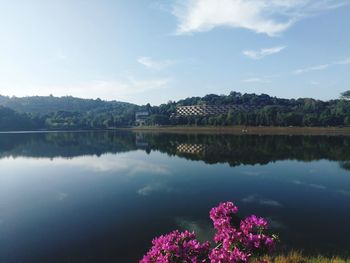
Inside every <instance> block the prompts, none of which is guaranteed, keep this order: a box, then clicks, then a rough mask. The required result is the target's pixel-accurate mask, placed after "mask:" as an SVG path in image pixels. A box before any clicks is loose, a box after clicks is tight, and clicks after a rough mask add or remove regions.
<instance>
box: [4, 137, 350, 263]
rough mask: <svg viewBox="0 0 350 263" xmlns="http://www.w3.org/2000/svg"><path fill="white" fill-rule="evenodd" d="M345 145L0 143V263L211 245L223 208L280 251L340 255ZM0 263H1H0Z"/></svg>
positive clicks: (101, 258)
mask: <svg viewBox="0 0 350 263" xmlns="http://www.w3.org/2000/svg"><path fill="white" fill-rule="evenodd" d="M349 146H350V137H344V136H343V137H327V136H283V135H281V136H271V135H266V136H258V135H204V134H197V135H196V134H157V133H131V132H81V133H77V132H76V133H74V132H68V133H63V132H62V133H35V134H0V258H1V260H2V262H36V263H37V262H84V263H85V262H137V259H139V258H140V257H141V256H142V254H143V253H144V252H145V251H146V250H147V249H148V247H149V245H150V241H151V239H152V238H153V237H154V236H156V235H159V234H162V233H166V232H169V231H170V230H172V229H176V228H180V229H189V230H195V231H197V232H198V233H199V238H200V239H207V238H208V237H210V236H211V235H212V232H213V229H212V228H211V221H210V219H209V217H208V212H209V210H210V208H211V207H213V206H214V205H216V204H217V203H218V202H220V201H224V200H234V201H235V202H236V203H237V205H238V206H239V207H240V213H241V215H243V216H244V215H248V214H251V213H256V214H258V215H261V216H264V217H267V218H268V219H269V221H270V223H271V226H272V228H273V229H274V230H275V231H276V232H278V233H280V235H281V239H282V240H283V246H282V247H283V248H284V247H285V248H286V249H290V248H297V249H299V248H303V249H305V250H306V251H308V252H322V253H339V254H344V253H348V248H349V247H350V245H349V243H348V242H349V241H348V237H349V236H350V228H349V226H348V222H349V220H350V209H349V207H350V176H349V175H350V173H349V170H348V169H347V168H348V164H349V162H350V147H349ZM1 260H0V261H1Z"/></svg>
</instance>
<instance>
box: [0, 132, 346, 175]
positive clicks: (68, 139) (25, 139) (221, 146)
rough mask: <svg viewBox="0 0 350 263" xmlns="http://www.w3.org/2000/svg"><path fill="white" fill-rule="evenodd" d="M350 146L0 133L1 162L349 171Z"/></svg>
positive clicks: (252, 138) (265, 139)
mask: <svg viewBox="0 0 350 263" xmlns="http://www.w3.org/2000/svg"><path fill="white" fill-rule="evenodd" d="M349 145H350V137H344V136H299V135H298V136H286V135H264V136H259V135H219V134H165V133H132V132H57V133H56V132H55V133H32V134H29V133H27V134H0V157H4V156H11V155H12V156H31V157H48V158H54V157H59V156H61V157H74V156H80V155H101V154H103V153H108V152H110V153H119V152H127V151H132V150H136V149H144V150H146V152H148V153H149V152H150V151H160V152H163V153H166V154H168V155H171V156H173V155H177V156H179V157H183V158H186V159H189V160H202V161H204V162H206V163H209V164H212V163H228V164H230V165H231V166H235V165H240V164H267V163H269V162H272V161H277V160H288V159H293V160H300V161H312V160H320V159H328V160H333V161H339V162H340V165H341V167H342V168H344V169H348V170H350V147H349Z"/></svg>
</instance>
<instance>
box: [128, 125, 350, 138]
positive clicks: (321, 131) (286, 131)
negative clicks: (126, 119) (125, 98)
mask: <svg viewBox="0 0 350 263" xmlns="http://www.w3.org/2000/svg"><path fill="white" fill-rule="evenodd" d="M122 130H132V131H142V132H166V133H220V134H270V135H274V134H276V135H279V134H281V135H344V136H350V127H266V126H230V127H217V126H202V127H201V126H139V127H131V128H122Z"/></svg>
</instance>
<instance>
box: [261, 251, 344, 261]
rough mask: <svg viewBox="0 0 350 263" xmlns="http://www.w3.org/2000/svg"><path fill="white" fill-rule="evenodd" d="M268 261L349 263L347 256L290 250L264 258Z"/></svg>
mask: <svg viewBox="0 0 350 263" xmlns="http://www.w3.org/2000/svg"><path fill="white" fill-rule="evenodd" d="M265 259H266V260H267V261H268V262H269V263H350V259H349V258H341V257H331V258H330V257H325V256H314V257H311V256H304V255H303V254H301V253H299V252H290V253H289V254H287V255H278V256H274V257H267V258H265Z"/></svg>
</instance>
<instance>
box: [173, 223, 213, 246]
mask: <svg viewBox="0 0 350 263" xmlns="http://www.w3.org/2000/svg"><path fill="white" fill-rule="evenodd" d="M175 222H176V225H178V226H179V228H180V229H182V230H188V231H194V232H195V233H196V236H197V239H198V240H199V241H201V242H203V241H207V240H212V239H213V236H214V228H213V226H212V224H211V223H209V222H207V221H204V220H191V219H186V218H181V217H178V218H176V219H175Z"/></svg>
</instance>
